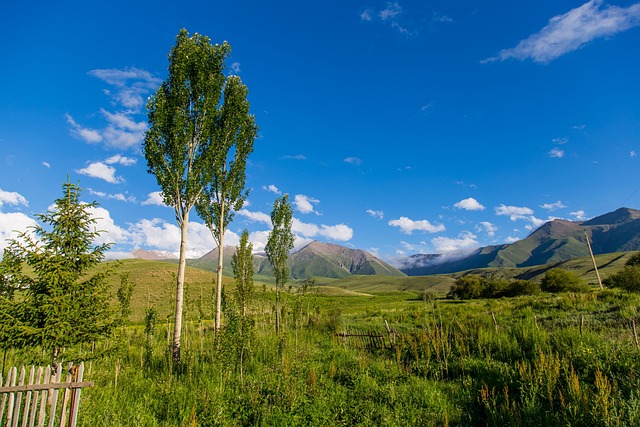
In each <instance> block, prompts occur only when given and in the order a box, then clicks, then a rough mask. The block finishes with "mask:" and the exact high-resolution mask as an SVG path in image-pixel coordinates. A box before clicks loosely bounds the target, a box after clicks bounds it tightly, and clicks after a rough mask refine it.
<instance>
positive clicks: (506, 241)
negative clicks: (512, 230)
mask: <svg viewBox="0 0 640 427" xmlns="http://www.w3.org/2000/svg"><path fill="white" fill-rule="evenodd" d="M518 240H520V239H518V238H517V237H512V236H509V237H507V238H506V239H504V242H505V243H515V242H517V241H518Z"/></svg>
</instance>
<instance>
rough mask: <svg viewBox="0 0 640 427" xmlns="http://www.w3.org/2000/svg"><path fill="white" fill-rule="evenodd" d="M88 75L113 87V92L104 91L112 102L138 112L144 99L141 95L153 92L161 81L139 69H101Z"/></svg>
mask: <svg viewBox="0 0 640 427" xmlns="http://www.w3.org/2000/svg"><path fill="white" fill-rule="evenodd" d="M89 75H91V76H93V77H96V78H98V79H100V80H102V81H104V82H106V83H108V84H110V85H112V86H114V87H115V89H116V90H115V92H111V91H105V93H107V95H110V96H111V97H112V98H113V99H114V101H116V102H117V103H118V104H121V105H122V106H124V107H125V108H129V109H133V110H135V111H138V110H140V109H141V108H142V107H143V106H144V104H145V99H144V98H143V97H142V95H143V94H146V93H149V92H151V91H152V90H155V89H156V88H157V87H158V86H159V85H160V83H162V80H161V79H159V78H157V77H154V76H153V75H152V74H151V73H149V72H148V71H146V70H142V69H140V68H135V67H131V68H124V69H114V68H111V69H102V70H92V71H89Z"/></svg>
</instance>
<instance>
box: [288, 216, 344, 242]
mask: <svg viewBox="0 0 640 427" xmlns="http://www.w3.org/2000/svg"><path fill="white" fill-rule="evenodd" d="M291 231H293V232H294V233H297V234H300V235H302V236H304V237H317V236H321V237H326V238H328V239H331V240H336V241H348V240H351V238H352V237H353V229H351V227H349V226H348V225H345V224H337V225H324V224H321V225H320V226H318V225H316V224H310V223H307V222H302V221H300V220H299V219H297V218H293V222H292V225H291Z"/></svg>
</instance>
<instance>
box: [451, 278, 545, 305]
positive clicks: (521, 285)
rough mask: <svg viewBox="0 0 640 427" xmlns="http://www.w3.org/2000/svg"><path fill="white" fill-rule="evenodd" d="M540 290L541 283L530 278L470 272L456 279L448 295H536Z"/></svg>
mask: <svg viewBox="0 0 640 427" xmlns="http://www.w3.org/2000/svg"><path fill="white" fill-rule="evenodd" d="M538 292H540V285H538V284H537V283H535V282H532V281H529V280H521V279H518V280H516V279H512V280H505V279H501V278H486V277H482V276H479V275H477V274H468V275H465V276H462V277H460V278H458V279H457V280H456V281H455V283H454V284H453V286H452V287H451V290H450V291H449V293H448V294H447V296H448V297H450V298H458V299H475V298H501V297H516V296H520V295H534V294H536V293H538Z"/></svg>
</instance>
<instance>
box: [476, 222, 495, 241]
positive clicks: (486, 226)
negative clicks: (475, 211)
mask: <svg viewBox="0 0 640 427" xmlns="http://www.w3.org/2000/svg"><path fill="white" fill-rule="evenodd" d="M476 230H478V231H483V230H484V232H485V233H487V236H489V237H493V236H495V235H496V231H498V227H496V226H495V225H494V224H492V223H490V222H488V221H482V222H480V223H478V225H476Z"/></svg>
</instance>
